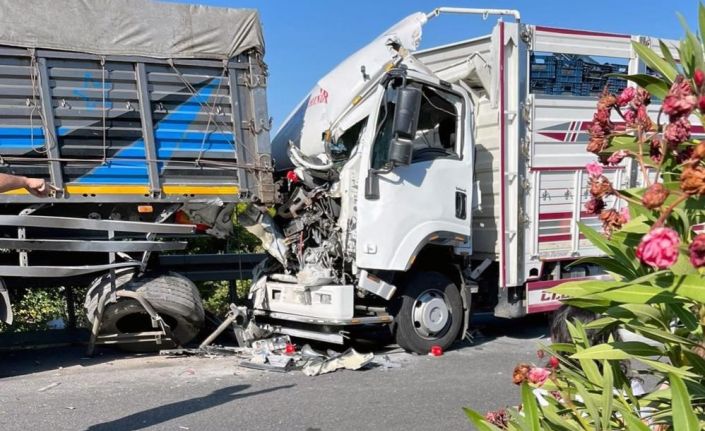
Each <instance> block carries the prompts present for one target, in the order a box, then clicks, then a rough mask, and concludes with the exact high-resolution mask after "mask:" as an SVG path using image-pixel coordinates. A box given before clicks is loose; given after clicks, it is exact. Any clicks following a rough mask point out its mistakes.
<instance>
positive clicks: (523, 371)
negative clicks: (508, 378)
mask: <svg viewBox="0 0 705 431" xmlns="http://www.w3.org/2000/svg"><path fill="white" fill-rule="evenodd" d="M529 371H531V365H529V364H519V365H517V366H516V367H515V368H514V373H513V374H512V382H514V384H515V385H520V384H522V383H523V382H524V381H525V380H527V379H528V378H529Z"/></svg>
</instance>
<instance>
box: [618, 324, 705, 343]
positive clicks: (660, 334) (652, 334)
mask: <svg viewBox="0 0 705 431" xmlns="http://www.w3.org/2000/svg"><path fill="white" fill-rule="evenodd" d="M635 322H636V323H633V324H632V323H625V324H624V326H625V327H627V328H628V329H630V330H631V331H632V332H638V333H639V334H641V335H643V336H645V337H647V338H649V339H651V340H655V341H658V342H661V343H672V344H680V345H684V346H690V345H692V344H694V343H693V341H691V340H688V339H685V338H683V337H679V336H678V335H675V334H672V333H670V332H667V331H663V330H661V329H656V328H651V327H649V326H646V325H643V324H641V323H640V322H638V321H635Z"/></svg>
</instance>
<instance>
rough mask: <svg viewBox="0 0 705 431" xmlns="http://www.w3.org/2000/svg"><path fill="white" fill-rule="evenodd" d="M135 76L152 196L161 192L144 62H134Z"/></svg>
mask: <svg viewBox="0 0 705 431" xmlns="http://www.w3.org/2000/svg"><path fill="white" fill-rule="evenodd" d="M135 78H136V80H137V97H138V99H139V104H140V119H141V121H142V139H143V141H144V151H145V155H146V156H147V160H148V162H147V173H148V174H149V190H150V192H151V193H152V195H153V196H159V195H161V193H162V188H161V185H160V184H159V169H158V167H157V150H156V147H155V144H154V123H153V122H152V104H151V103H150V101H149V88H148V86H147V81H148V80H147V70H146V67H145V65H144V63H136V64H135Z"/></svg>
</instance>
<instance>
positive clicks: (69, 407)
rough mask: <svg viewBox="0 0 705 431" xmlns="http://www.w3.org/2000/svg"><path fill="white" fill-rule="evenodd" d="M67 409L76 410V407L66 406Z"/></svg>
mask: <svg viewBox="0 0 705 431" xmlns="http://www.w3.org/2000/svg"><path fill="white" fill-rule="evenodd" d="M66 409H67V410H76V407H74V406H66Z"/></svg>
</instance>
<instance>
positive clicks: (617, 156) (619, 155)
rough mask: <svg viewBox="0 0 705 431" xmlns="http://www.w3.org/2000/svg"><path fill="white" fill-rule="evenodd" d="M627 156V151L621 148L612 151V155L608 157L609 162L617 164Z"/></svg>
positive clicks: (613, 164)
mask: <svg viewBox="0 0 705 431" xmlns="http://www.w3.org/2000/svg"><path fill="white" fill-rule="evenodd" d="M625 157H627V152H626V151H624V150H619V151H617V152H614V153H612V155H611V156H610V157H609V158H608V159H607V163H609V164H610V165H612V166H615V165H618V164H619V163H620V162H621V161H622V160H623V159H624V158H625Z"/></svg>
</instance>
